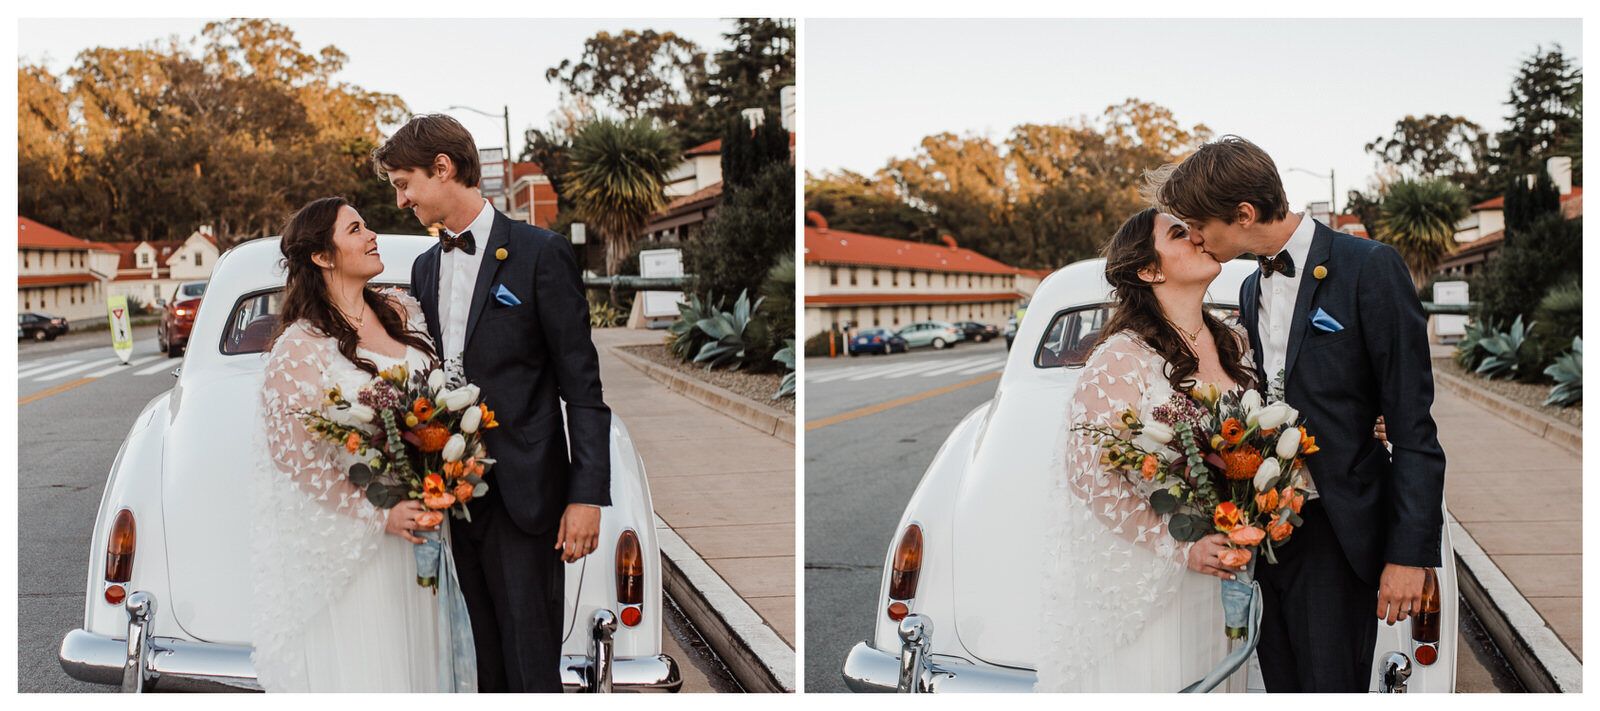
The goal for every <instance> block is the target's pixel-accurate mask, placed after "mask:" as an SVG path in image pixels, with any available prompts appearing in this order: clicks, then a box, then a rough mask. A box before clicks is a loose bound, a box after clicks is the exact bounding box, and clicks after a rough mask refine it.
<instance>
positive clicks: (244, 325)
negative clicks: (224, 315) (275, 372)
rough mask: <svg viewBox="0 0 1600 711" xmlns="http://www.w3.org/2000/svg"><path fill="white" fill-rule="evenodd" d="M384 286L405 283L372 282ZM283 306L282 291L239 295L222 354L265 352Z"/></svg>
mask: <svg viewBox="0 0 1600 711" xmlns="http://www.w3.org/2000/svg"><path fill="white" fill-rule="evenodd" d="M372 286H375V287H379V288H384V287H390V286H399V287H401V288H405V285H404V284H384V285H379V284H373V285H372ZM282 308H283V290H282V289H274V290H272V291H258V292H255V293H253V294H247V295H245V296H244V297H242V298H240V299H239V301H238V303H236V304H234V306H233V313H232V314H230V315H229V316H228V325H227V328H226V329H225V330H224V331H223V333H222V345H221V346H220V348H221V350H222V354H223V355H245V354H249V353H262V352H264V351H266V350H267V347H268V346H270V345H271V343H270V342H269V341H271V339H272V334H273V333H275V332H277V330H278V313H279V312H280V310H281V309H282Z"/></svg>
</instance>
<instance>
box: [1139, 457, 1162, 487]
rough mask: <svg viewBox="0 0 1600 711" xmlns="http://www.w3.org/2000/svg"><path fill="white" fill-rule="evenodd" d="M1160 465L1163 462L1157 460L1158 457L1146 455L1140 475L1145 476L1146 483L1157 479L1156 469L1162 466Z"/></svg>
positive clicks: (1140, 468) (1140, 467)
mask: <svg viewBox="0 0 1600 711" xmlns="http://www.w3.org/2000/svg"><path fill="white" fill-rule="evenodd" d="M1160 464H1161V460H1159V459H1156V455H1154V454H1146V455H1144V463H1143V464H1141V465H1140V466H1139V473H1140V474H1143V475H1144V479H1145V481H1149V480H1151V479H1154V478H1156V467H1158V466H1160Z"/></svg>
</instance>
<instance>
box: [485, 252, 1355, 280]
mask: <svg viewBox="0 0 1600 711" xmlns="http://www.w3.org/2000/svg"><path fill="white" fill-rule="evenodd" d="M509 256H511V253H510V252H507V251H506V248H505V247H501V248H499V249H497V250H495V251H494V258H495V259H498V260H500V261H502V262H503V261H505V260H506V257H509ZM1317 268H1318V269H1322V267H1317ZM1323 271H1327V270H1325V269H1324V270H1323ZM1317 278H1318V279H1321V278H1322V277H1320V276H1319V277H1317Z"/></svg>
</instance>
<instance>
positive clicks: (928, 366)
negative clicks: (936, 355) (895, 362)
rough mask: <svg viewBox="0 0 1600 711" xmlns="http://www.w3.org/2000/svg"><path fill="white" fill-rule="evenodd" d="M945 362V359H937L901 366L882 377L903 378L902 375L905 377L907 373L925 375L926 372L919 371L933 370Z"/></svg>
mask: <svg viewBox="0 0 1600 711" xmlns="http://www.w3.org/2000/svg"><path fill="white" fill-rule="evenodd" d="M945 363H946V361H939V360H936V361H931V362H928V363H920V364H918V365H915V366H912V367H910V368H902V369H900V370H898V371H895V372H894V373H891V374H889V375H886V376H884V377H886V378H904V377H906V376H908V375H919V374H921V375H926V373H921V371H924V370H925V371H928V372H933V370H934V369H936V368H938V367H939V366H941V365H944V364H945Z"/></svg>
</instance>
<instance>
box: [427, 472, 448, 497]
mask: <svg viewBox="0 0 1600 711" xmlns="http://www.w3.org/2000/svg"><path fill="white" fill-rule="evenodd" d="M443 493H444V479H442V478H440V477H439V475H438V474H429V475H427V476H425V477H423V478H422V494H423V495H424V496H439V495H440V494H443Z"/></svg>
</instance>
